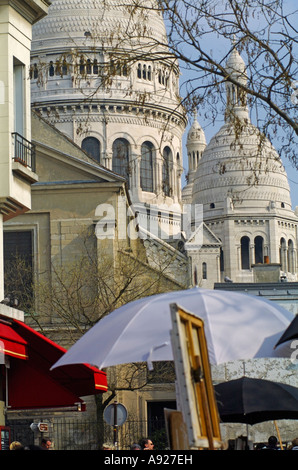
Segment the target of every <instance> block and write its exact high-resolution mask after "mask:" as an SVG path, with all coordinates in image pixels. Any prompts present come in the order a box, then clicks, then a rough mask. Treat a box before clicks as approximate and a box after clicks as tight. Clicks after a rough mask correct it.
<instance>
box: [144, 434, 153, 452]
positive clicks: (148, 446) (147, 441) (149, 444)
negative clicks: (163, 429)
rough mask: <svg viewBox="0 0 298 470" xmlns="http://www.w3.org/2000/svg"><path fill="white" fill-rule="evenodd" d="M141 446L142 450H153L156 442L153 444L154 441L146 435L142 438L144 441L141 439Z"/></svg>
mask: <svg viewBox="0 0 298 470" xmlns="http://www.w3.org/2000/svg"><path fill="white" fill-rule="evenodd" d="M141 447H142V450H153V448H154V444H153V442H152V441H151V439H149V438H148V437H146V438H145V439H142V441H141Z"/></svg>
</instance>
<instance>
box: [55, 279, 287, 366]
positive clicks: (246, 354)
mask: <svg viewBox="0 0 298 470" xmlns="http://www.w3.org/2000/svg"><path fill="white" fill-rule="evenodd" d="M171 303H176V304H178V305H179V306H180V307H182V308H184V309H186V310H188V311H189V312H191V313H193V314H195V315H197V316H198V317H200V318H202V319H203V320H204V328H205V335H206V341H207V347H208V353H209V360H210V363H212V364H219V363H223V362H227V361H233V360H236V359H248V358H254V357H271V356H272V354H274V352H273V351H274V349H273V348H274V345H275V344H276V341H277V340H278V338H280V336H281V334H282V333H283V332H284V330H285V329H286V328H287V326H288V325H289V324H290V322H291V320H292V319H293V314H292V313H290V312H289V311H287V310H285V309H283V308H282V307H280V306H279V305H277V304H276V303H273V302H270V301H266V300H264V299H263V298H259V297H254V296H251V295H247V294H240V293H236V292H225V291H216V290H211V289H201V288H197V287H195V288H192V289H188V290H183V291H175V292H169V293H166V294H158V295H154V296H150V297H145V298H143V299H140V300H136V301H134V302H130V303H128V304H126V305H124V306H122V307H120V308H118V309H117V310H114V311H113V312H112V313H110V314H109V315H107V316H106V317H105V318H103V319H102V320H100V321H99V322H98V323H97V324H96V325H94V326H93V327H92V328H91V329H90V330H89V331H88V332H87V333H85V334H84V335H83V336H82V337H81V338H80V339H79V340H78V341H77V342H76V343H75V344H74V345H73V346H72V347H71V348H70V349H69V350H68V352H67V353H66V354H64V356H63V357H62V358H60V360H59V361H58V362H56V363H55V364H54V366H53V368H55V367H59V366H62V365H66V364H76V363H86V364H93V365H96V366H97V367H99V369H102V368H103V367H107V366H112V365H117V364H125V363H130V362H143V361H144V362H147V363H148V364H150V363H151V361H162V360H173V353H172V348H171V336H170V331H171V329H172V323H171V314H170V305H171Z"/></svg>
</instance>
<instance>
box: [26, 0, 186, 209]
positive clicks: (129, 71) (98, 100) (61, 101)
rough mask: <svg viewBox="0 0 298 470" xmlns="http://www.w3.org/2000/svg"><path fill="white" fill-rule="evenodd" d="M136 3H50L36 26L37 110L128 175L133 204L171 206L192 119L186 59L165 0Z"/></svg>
mask: <svg viewBox="0 0 298 470" xmlns="http://www.w3.org/2000/svg"><path fill="white" fill-rule="evenodd" d="M133 3H134V2H131V0H122V1H121V2H119V1H118V0H52V5H51V7H50V9H49V14H48V16H47V17H46V18H44V20H42V21H40V22H38V23H37V24H36V25H34V27H33V42H32V52H31V102H32V108H33V109H34V110H36V111H37V112H38V113H39V114H40V115H41V116H42V117H44V118H45V119H47V120H48V121H49V122H50V123H51V124H52V125H54V126H55V127H56V128H57V129H59V131H61V132H63V133H64V134H66V135H67V136H68V137H69V138H71V139H72V140H73V141H74V142H75V143H76V144H77V145H79V146H81V147H82V148H84V150H86V151H87V152H88V153H89V154H90V155H92V157H93V158H94V159H95V160H96V161H97V162H100V163H101V164H102V165H103V166H105V167H107V168H109V169H111V170H113V171H115V172H116V173H119V174H120V175H121V176H124V177H125V178H126V180H127V182H128V185H129V189H130V191H131V199H132V200H133V202H142V203H143V202H146V203H150V204H155V203H160V202H163V201H164V200H166V201H167V202H168V203H169V204H172V203H173V201H174V202H175V203H176V202H177V201H179V200H180V198H181V183H180V176H181V173H182V171H183V167H182V158H181V155H182V144H181V140H182V134H183V132H184V129H185V126H186V121H187V120H186V115H185V110H184V108H183V107H182V105H181V100H180V98H179V66H178V61H177V60H176V58H175V57H174V56H173V55H172V54H171V52H170V50H169V47H168V44H167V36H166V29H165V24H164V21H163V17H162V14H161V11H160V10H159V9H158V8H157V5H158V2H157V1H156V0H138V2H137V5H136V7H135V8H132V4H133ZM142 5H144V8H142ZM146 159H147V160H146Z"/></svg>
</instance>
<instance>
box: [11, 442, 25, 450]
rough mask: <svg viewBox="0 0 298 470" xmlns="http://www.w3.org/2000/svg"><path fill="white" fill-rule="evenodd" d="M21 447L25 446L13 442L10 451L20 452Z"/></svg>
mask: <svg viewBox="0 0 298 470" xmlns="http://www.w3.org/2000/svg"><path fill="white" fill-rule="evenodd" d="M21 447H23V446H22V444H21V443H20V442H19V441H13V442H11V444H10V446H9V450H18V449H20V448H21Z"/></svg>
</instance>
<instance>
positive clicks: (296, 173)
mask: <svg viewBox="0 0 298 470" xmlns="http://www.w3.org/2000/svg"><path fill="white" fill-rule="evenodd" d="M283 6H284V8H285V10H288V11H291V12H293V11H295V10H296V9H297V8H298V2H297V0H284V1H283ZM296 24H297V25H298V14H297V22H296ZM208 47H209V48H210V50H211V49H214V50H216V51H217V52H219V53H220V54H221V55H222V56H223V55H224V54H225V53H226V52H227V50H228V49H229V44H228V43H226V44H225V41H224V40H222V38H220V39H219V38H217V37H215V38H214V39H213V40H211V38H208ZM181 73H182V77H181V80H180V83H183V81H184V80H186V79H187V78H188V74H189V72H187V71H185V70H183V67H181ZM297 81H298V77H297ZM198 111H199V110H198ZM220 118H221V116H218V122H217V124H216V125H214V126H212V125H210V123H208V122H207V121H206V122H204V120H203V119H202V117H201V116H198V120H199V122H200V124H201V126H202V128H203V130H204V132H205V136H206V141H207V144H208V142H209V141H210V139H211V137H212V136H213V135H214V134H215V133H216V132H217V131H218V129H219V128H220V127H221V125H222V124H223V120H220ZM222 118H223V116H222ZM191 122H192V119H190V124H191ZM253 123H254V122H253ZM254 124H256V123H254ZM188 129H189V126H188V128H187V130H186V132H185V135H184V139H183V141H184V148H183V155H184V168H185V169H186V173H187V152H186V147H185V142H186V136H187V131H188ZM296 142H297V141H296ZM272 143H273V145H274V140H273V141H272ZM293 145H296V144H295V143H293ZM283 164H284V166H285V169H286V172H287V175H288V180H289V185H290V190H291V199H292V207H293V209H295V207H296V206H298V169H297V168H294V167H293V165H292V164H291V162H289V161H288V160H286V159H285V160H283ZM182 184H183V185H184V184H185V180H184V178H183V180H182Z"/></svg>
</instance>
